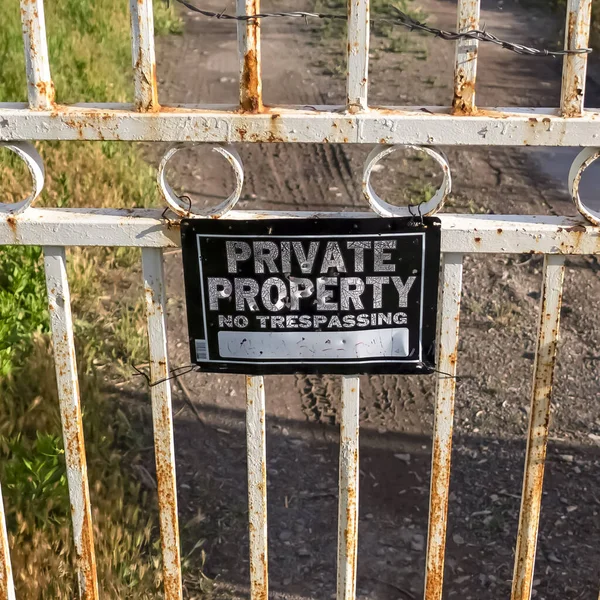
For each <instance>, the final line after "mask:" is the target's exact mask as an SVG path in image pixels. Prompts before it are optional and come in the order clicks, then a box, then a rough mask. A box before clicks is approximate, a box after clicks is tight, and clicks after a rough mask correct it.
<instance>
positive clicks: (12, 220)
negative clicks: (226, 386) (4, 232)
mask: <svg viewBox="0 0 600 600" xmlns="http://www.w3.org/2000/svg"><path fill="white" fill-rule="evenodd" d="M6 224H7V225H8V226H9V227H10V230H11V231H12V232H13V234H14V236H15V238H16V237H17V218H16V217H14V216H13V215H9V216H8V217H6Z"/></svg>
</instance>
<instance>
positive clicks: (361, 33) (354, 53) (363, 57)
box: [346, 0, 371, 113]
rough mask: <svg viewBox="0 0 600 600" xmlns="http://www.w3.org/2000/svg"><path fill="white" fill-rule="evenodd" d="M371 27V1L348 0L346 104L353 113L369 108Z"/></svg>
mask: <svg viewBox="0 0 600 600" xmlns="http://www.w3.org/2000/svg"><path fill="white" fill-rule="evenodd" d="M370 25H371V22H370V20H369V0H348V31H347V36H348V52H347V53H348V72H347V75H346V104H347V108H348V111H349V112H351V113H357V112H359V111H361V110H366V108H367V87H368V80H369V31H370Z"/></svg>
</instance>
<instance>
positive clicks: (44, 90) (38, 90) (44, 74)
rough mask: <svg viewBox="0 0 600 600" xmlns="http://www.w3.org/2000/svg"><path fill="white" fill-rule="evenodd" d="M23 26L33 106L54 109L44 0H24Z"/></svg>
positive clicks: (31, 106)
mask: <svg viewBox="0 0 600 600" xmlns="http://www.w3.org/2000/svg"><path fill="white" fill-rule="evenodd" d="M21 26H22V28H23V46H24V48H25V69H26V72H27V97H28V98H29V107H30V108H32V109H34V110H50V109H52V107H53V106H54V84H53V83H52V78H51V77H50V61H49V58H48V43H47V41H46V20H45V18H44V1H43V0H21Z"/></svg>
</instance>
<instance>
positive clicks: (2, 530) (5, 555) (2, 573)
mask: <svg viewBox="0 0 600 600" xmlns="http://www.w3.org/2000/svg"><path fill="white" fill-rule="evenodd" d="M0 600H15V584H14V582H13V576H12V568H11V565H10V549H9V547H8V533H7V531H6V515H5V513H4V503H3V501H2V486H0Z"/></svg>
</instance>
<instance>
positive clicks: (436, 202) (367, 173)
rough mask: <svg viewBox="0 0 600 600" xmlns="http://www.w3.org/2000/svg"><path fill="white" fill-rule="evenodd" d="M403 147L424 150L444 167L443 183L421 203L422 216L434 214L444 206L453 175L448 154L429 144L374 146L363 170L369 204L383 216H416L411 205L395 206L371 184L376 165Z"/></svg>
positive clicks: (364, 185) (365, 193)
mask: <svg viewBox="0 0 600 600" xmlns="http://www.w3.org/2000/svg"><path fill="white" fill-rule="evenodd" d="M401 148H402V149H405V150H416V151H418V152H423V153H425V154H427V155H428V156H431V158H433V159H434V160H435V161H436V162H437V163H438V164H439V165H440V166H441V167H442V173H443V175H444V179H443V180H442V184H441V185H440V187H439V188H438V190H437V191H436V193H435V194H434V195H433V196H432V197H431V198H430V199H429V200H428V201H427V202H424V203H423V204H420V205H419V207H420V214H421V216H423V217H425V216H428V215H433V214H435V213H436V212H437V211H438V210H440V209H441V208H442V206H444V202H445V200H446V196H448V194H449V193H450V191H451V189H452V175H451V174H450V165H449V164H448V159H447V158H446V155H445V154H444V153H443V152H442V151H441V150H438V149H434V148H430V147H428V146H413V145H408V144H407V145H393V146H388V145H380V146H376V147H375V148H373V150H372V151H371V153H370V154H369V156H368V157H367V160H366V162H365V168H364V171H363V180H362V187H363V195H364V196H365V198H366V199H367V201H368V202H369V205H370V206H371V208H372V209H373V211H375V212H376V213H377V214H378V215H379V216H381V217H411V216H413V217H414V216H415V213H414V211H413V212H411V207H410V206H394V205H393V204H389V203H387V202H386V201H385V200H383V199H382V198H380V197H379V196H378V195H377V192H375V190H374V189H373V186H372V185H371V173H372V172H373V168H374V167H375V165H376V164H377V163H378V162H379V161H380V160H382V159H383V158H385V157H386V156H389V155H390V154H392V153H393V152H396V150H399V149H401Z"/></svg>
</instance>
